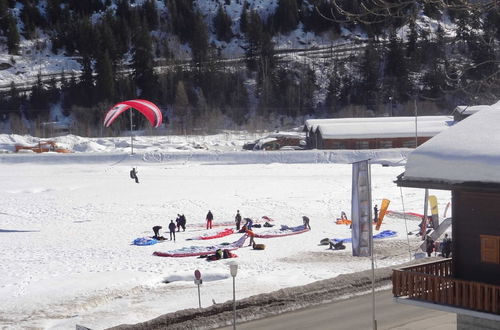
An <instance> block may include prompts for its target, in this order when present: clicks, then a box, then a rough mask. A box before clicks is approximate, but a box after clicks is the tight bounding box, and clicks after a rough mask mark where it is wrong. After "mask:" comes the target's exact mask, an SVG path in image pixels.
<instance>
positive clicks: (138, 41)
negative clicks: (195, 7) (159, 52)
mask: <svg viewBox="0 0 500 330" xmlns="http://www.w3.org/2000/svg"><path fill="white" fill-rule="evenodd" d="M132 67H133V70H134V81H135V84H136V86H137V88H139V89H140V92H139V95H140V96H141V97H143V98H146V99H155V98H156V97H157V95H158V78H157V77H156V74H155V73H154V59H153V46H152V40H151V36H150V35H149V32H148V29H147V27H146V26H145V25H142V27H141V28H140V30H139V31H137V34H136V35H135V37H134V38H133V56H132Z"/></svg>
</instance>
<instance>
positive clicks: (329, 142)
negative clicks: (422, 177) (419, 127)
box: [311, 131, 431, 150]
mask: <svg viewBox="0 0 500 330" xmlns="http://www.w3.org/2000/svg"><path fill="white" fill-rule="evenodd" d="M430 138H431V136H419V137H417V139H415V137H414V136H413V137H387V138H351V139H328V138H323V137H322V136H321V132H319V131H318V132H316V133H315V135H314V137H312V138H311V141H312V143H311V144H312V145H313V148H314V145H315V148H316V149H349V150H361V149H389V148H415V140H417V144H418V145H421V144H422V143H424V142H426V141H428V140H429V139H430Z"/></svg>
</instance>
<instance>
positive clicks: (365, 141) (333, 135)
mask: <svg viewBox="0 0 500 330" xmlns="http://www.w3.org/2000/svg"><path fill="white" fill-rule="evenodd" d="M453 124H454V120H453V117H451V116H421V117H371V118H335V119H312V120H307V121H306V123H305V125H304V128H303V131H304V132H305V133H306V145H307V148H308V149H351V150H358V149H388V148H415V147H416V146H418V145H421V144H422V143H424V142H426V141H427V140H429V139H430V138H432V137H433V136H435V135H437V134H439V133H440V132H442V131H443V130H446V129H447V128H448V127H450V126H451V125H453Z"/></svg>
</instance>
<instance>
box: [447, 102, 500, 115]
mask: <svg viewBox="0 0 500 330" xmlns="http://www.w3.org/2000/svg"><path fill="white" fill-rule="evenodd" d="M494 109H500V101H498V102H497V103H495V104H492V105H485V104H482V105H459V106H457V107H456V108H455V111H456V112H458V113H460V114H462V115H472V114H474V113H476V112H478V111H481V110H494Z"/></svg>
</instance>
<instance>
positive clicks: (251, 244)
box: [246, 229, 255, 246]
mask: <svg viewBox="0 0 500 330" xmlns="http://www.w3.org/2000/svg"><path fill="white" fill-rule="evenodd" d="M246 233H247V235H248V237H250V244H248V246H253V245H254V244H255V240H254V237H255V234H254V232H253V231H252V230H250V229H247V230H246Z"/></svg>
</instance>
